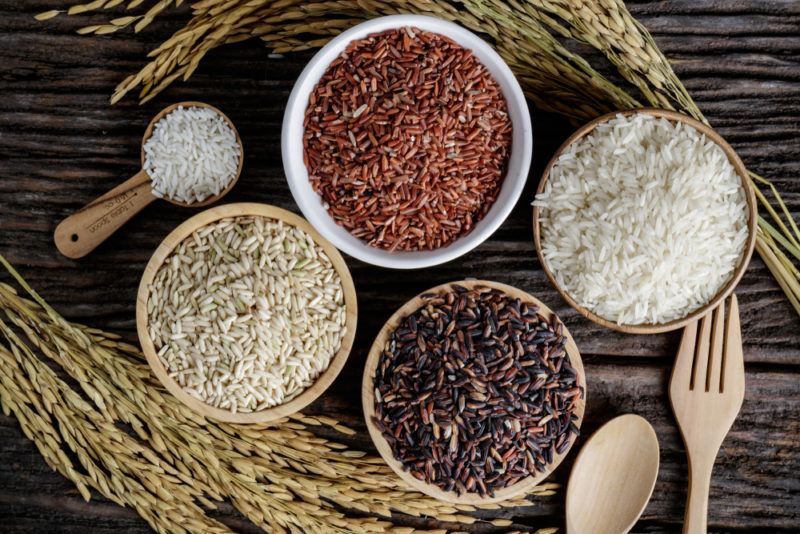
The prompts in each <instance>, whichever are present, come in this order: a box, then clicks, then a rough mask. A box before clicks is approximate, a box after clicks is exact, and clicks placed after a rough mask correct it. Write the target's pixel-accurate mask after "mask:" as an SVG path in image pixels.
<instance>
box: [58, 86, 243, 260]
mask: <svg viewBox="0 0 800 534" xmlns="http://www.w3.org/2000/svg"><path fill="white" fill-rule="evenodd" d="M178 106H183V107H185V108H189V107H202V108H208V109H211V110H213V111H215V112H216V113H219V115H220V116H221V117H222V118H223V119H224V120H225V122H227V123H228V126H230V127H231V129H232V130H233V133H234V135H236V142H237V143H238V144H239V165H238V167H237V168H236V176H234V177H233V180H231V183H229V184H228V186H227V187H226V188H225V189H223V190H222V191H220V192H219V194H217V195H212V196H210V197H208V198H206V199H205V200H203V201H202V202H192V203H185V202H179V201H177V200H171V199H168V198H165V199H164V200H166V201H167V202H170V203H171V204H175V205H176V206H184V207H191V208H200V207H203V206H207V205H209V204H212V203H214V202H216V201H217V200H219V199H220V198H222V197H224V196H225V195H226V194H227V193H228V192H229V191H230V190H231V189H232V188H233V186H234V185H235V184H236V182H237V181H238V180H239V175H240V174H241V173H242V162H243V161H244V149H243V148H242V140H241V138H240V137H239V132H237V131H236V127H235V126H234V125H233V122H231V120H230V119H229V118H228V117H227V116H226V115H225V114H224V113H222V112H221V111H220V110H218V109H217V108H215V107H214V106H211V105H209V104H205V103H203V102H178V103H177V104H172V105H171V106H168V107H166V108H164V109H163V110H161V112H160V113H159V114H158V115H156V116H155V117H153V120H151V121H150V124H149V125H148V126H147V129H146V130H145V131H144V136H143V137H142V169H141V170H140V171H139V172H137V173H136V174H134V175H133V177H131V178H130V179H128V180H127V181H126V182H124V183H122V184H120V185H118V186H117V187H115V188H114V189H112V190H111V191H109V192H108V193H106V194H105V195H103V196H101V197H100V198H98V199H97V200H95V201H94V202H92V203H90V204H88V205H87V206H84V207H83V208H81V209H80V210H79V211H77V212H76V213H74V214H72V215H70V216H69V217H67V218H66V219H64V220H63V221H61V223H60V224H59V225H58V226H57V227H56V231H55V236H54V237H55V241H56V247H57V248H58V250H59V251H60V252H61V253H62V254H63V255H64V256H67V257H69V258H82V257H83V256H86V255H87V254H88V253H90V252H91V251H93V250H94V249H95V248H97V246H98V245H99V244H100V243H102V242H103V241H105V240H106V239H107V238H108V236H110V235H111V234H113V233H114V232H116V231H117V230H118V229H119V228H120V227H121V226H122V225H123V224H125V223H126V222H128V220H129V219H130V218H131V217H133V216H134V215H136V214H137V213H139V212H140V211H142V209H144V208H145V206H147V205H148V204H150V203H151V202H153V201H154V200H156V199H158V198H159V197H157V196H155V195H154V194H153V189H152V187H151V183H150V176H149V175H148V174H147V171H145V170H144V144H145V143H146V142H147V140H148V139H149V138H150V136H151V135H152V133H153V128H154V127H155V125H156V123H157V122H158V121H159V120H161V118H162V117H164V116H165V115H167V114H168V113H170V112H171V111H173V110H174V109H176V108H177V107H178Z"/></svg>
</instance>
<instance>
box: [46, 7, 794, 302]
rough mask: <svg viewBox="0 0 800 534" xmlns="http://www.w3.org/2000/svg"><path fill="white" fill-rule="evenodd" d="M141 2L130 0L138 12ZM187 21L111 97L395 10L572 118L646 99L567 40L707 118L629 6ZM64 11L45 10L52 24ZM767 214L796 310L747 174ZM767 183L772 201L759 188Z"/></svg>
mask: <svg viewBox="0 0 800 534" xmlns="http://www.w3.org/2000/svg"><path fill="white" fill-rule="evenodd" d="M144 1H145V0H132V1H129V2H127V4H126V9H128V10H129V9H133V8H135V7H137V6H138V5H139V4H142V3H143V2H144ZM122 3H123V0H95V1H94V2H90V3H89V4H82V5H75V6H72V7H70V8H68V9H67V10H66V13H67V14H77V13H84V12H87V11H91V10H98V9H110V8H112V7H114V6H117V5H119V4H122ZM173 4H174V5H175V6H178V5H180V4H181V0H174V1H173V0H151V1H150V2H148V7H147V11H146V12H145V13H144V14H143V15H136V16H131V15H129V16H126V17H122V18H116V19H112V20H111V21H110V22H109V23H108V24H102V25H94V26H88V27H84V28H81V29H80V30H78V32H79V33H112V32H115V31H117V30H119V29H122V28H124V27H127V26H129V25H131V24H134V23H135V31H137V32H138V31H140V30H141V29H143V28H144V27H145V26H147V24H149V23H150V22H151V21H152V20H153V18H154V17H155V16H156V15H158V14H159V13H161V12H162V11H163V10H165V9H167V8H168V7H170V6H172V5H173ZM191 9H192V18H191V20H190V21H189V22H188V23H187V24H186V26H185V27H183V28H181V29H180V30H178V31H177V32H176V33H175V34H174V35H173V36H172V37H170V38H169V39H167V40H166V41H165V42H164V43H162V44H161V46H159V47H158V48H156V49H155V50H153V51H152V52H150V54H149V57H150V58H151V61H150V62H149V63H148V64H147V65H145V66H144V67H143V68H142V70H140V71H139V72H138V73H136V74H133V75H131V76H129V77H128V78H126V79H125V80H123V81H122V83H120V84H119V86H117V88H116V90H115V91H114V94H113V96H112V98H111V102H112V103H114V102H117V101H119V100H120V99H121V98H122V97H124V96H125V95H126V94H128V93H129V92H130V91H132V90H134V89H136V88H139V98H140V100H141V101H142V102H146V101H147V100H149V99H151V98H153V97H154V96H155V95H157V94H158V93H159V92H161V91H163V90H164V89H165V88H166V87H168V86H169V85H170V84H171V83H172V82H174V81H175V80H177V79H178V78H182V79H183V80H187V79H188V78H189V77H190V76H191V75H192V73H193V72H194V71H195V69H196V68H197V66H198V65H199V63H200V61H201V60H202V58H203V57H204V56H205V54H206V53H207V52H208V51H210V50H211V49H213V48H215V47H217V46H220V45H224V44H228V43H235V42H239V41H242V40H245V39H249V38H252V37H257V38H260V39H261V40H263V41H264V43H265V44H266V46H267V47H268V48H269V49H271V50H272V51H273V52H275V53H285V52H292V51H299V50H306V49H309V48H314V47H318V46H322V45H323V44H325V43H326V42H327V41H328V39H330V38H331V37H332V36H334V35H337V34H339V33H341V32H342V31H344V30H345V29H347V28H349V27H351V26H352V25H354V24H356V23H358V22H361V21H362V20H364V19H368V18H373V17H377V16H381V15H391V14H396V13H419V14H426V15H432V16H437V17H440V18H443V19H447V20H452V21H455V22H458V23H459V24H462V25H463V26H465V27H467V28H469V29H471V30H473V31H475V32H478V33H481V34H483V35H485V36H486V37H488V38H489V39H490V40H491V41H493V43H494V45H495V47H496V48H497V51H498V52H499V53H500V55H501V56H502V57H503V59H505V61H506V62H507V63H508V64H509V66H510V67H511V68H512V70H513V71H514V72H515V74H516V75H517V77H518V79H519V81H520V83H521V84H522V86H523V89H524V90H525V93H526V95H527V96H528V97H529V98H530V99H531V100H532V101H533V102H534V103H535V104H536V105H537V107H539V108H541V109H544V110H547V111H554V112H556V113H560V114H562V115H565V116H567V117H569V118H570V119H571V120H573V121H574V122H576V123H581V122H586V121H588V120H590V119H592V118H594V117H596V116H598V115H600V114H603V113H606V112H609V111H612V110H618V109H628V108H632V107H637V106H641V105H642V102H640V100H638V99H637V98H635V97H634V96H631V95H630V94H629V92H626V91H625V90H623V89H622V88H620V87H618V86H616V85H615V84H614V83H612V82H611V81H609V80H608V79H607V78H606V77H605V76H603V75H602V74H600V73H599V72H598V71H596V70H595V69H594V68H592V66H591V65H590V64H589V62H588V61H587V60H585V59H584V58H583V57H581V56H580V55H578V54H576V53H573V52H570V51H569V50H568V49H567V48H566V47H565V46H564V45H563V44H562V40H564V39H574V40H576V41H578V42H580V43H584V44H588V45H590V46H592V47H594V48H596V49H597V50H599V51H600V52H602V53H603V54H604V55H605V56H606V57H607V58H608V60H609V61H610V62H611V63H612V64H613V65H614V66H615V67H616V68H617V70H618V71H619V73H620V75H622V76H623V77H624V78H625V79H626V80H627V81H628V82H630V83H631V84H632V85H633V86H634V87H635V88H636V90H637V91H638V93H639V94H641V96H642V97H643V99H644V100H643V102H645V103H647V104H649V105H652V106H656V107H662V108H667V109H676V110H678V111H682V112H684V113H687V114H689V115H691V116H693V117H695V118H696V119H698V120H701V121H704V122H707V121H706V119H705V117H704V116H703V114H702V112H701V111H700V109H699V108H698V107H697V105H696V104H695V102H694V101H693V100H692V98H691V96H690V95H689V94H688V92H687V91H686V88H685V87H684V86H683V84H682V83H681V81H680V80H679V79H678V77H677V76H676V74H675V72H674V71H673V70H672V66H671V65H670V64H669V61H668V60H667V58H666V57H665V56H664V54H663V53H662V52H661V51H660V50H659V48H658V46H657V45H656V43H655V41H654V40H653V38H652V36H651V35H650V34H649V33H648V31H647V30H646V29H645V28H644V26H642V25H641V24H640V23H639V22H637V21H636V19H634V18H633V16H632V15H631V14H630V12H629V11H628V10H627V8H626V7H625V3H624V1H623V0H527V1H526V0H408V1H402V0H321V1H318V2H311V3H309V2H305V1H304V0H201V1H199V2H197V3H195V4H193V5H192V7H191ZM61 13H62V11H59V10H53V11H48V12H45V13H42V14H40V15H38V18H39V19H40V20H45V19H48V18H52V17H54V16H57V15H59V14H61ZM750 176H751V178H752V181H753V185H754V186H755V188H756V190H757V191H758V192H757V196H758V199H759V201H760V203H761V205H762V208H763V211H766V214H767V215H768V217H767V216H760V217H759V221H758V223H759V233H758V236H757V242H758V245H757V250H758V252H759V254H760V255H761V258H762V259H763V260H764V262H765V263H766V265H767V267H768V268H769V269H770V271H771V272H772V274H773V275H774V276H775V278H776V279H777V281H778V283H779V284H780V286H781V288H782V289H783V291H784V292H785V293H786V296H787V298H788V299H789V302H790V303H791V304H792V306H793V307H794V309H795V311H796V312H797V313H798V314H800V274H799V273H800V271H798V268H797V264H796V263H795V261H794V260H792V257H794V259H795V260H800V230H798V227H797V224H796V223H795V221H794V219H793V217H792V214H791V213H790V212H789V210H788V209H787V208H786V205H785V204H784V202H783V199H782V198H781V196H780V194H779V193H778V191H777V190H776V189H775V187H774V186H773V185H772V184H771V183H770V182H768V181H767V180H765V179H764V178H762V177H761V176H758V175H757V174H755V173H752V172H751V173H750ZM760 186H762V187H764V186H765V187H767V188H769V191H770V193H771V195H772V197H773V200H772V201H770V200H769V199H768V198H767V196H766V195H765V194H764V193H763V192H762V191H761V190H759V187H760Z"/></svg>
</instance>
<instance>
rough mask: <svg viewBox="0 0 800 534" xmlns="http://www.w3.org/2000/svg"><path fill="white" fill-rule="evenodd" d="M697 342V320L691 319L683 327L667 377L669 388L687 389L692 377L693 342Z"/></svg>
mask: <svg viewBox="0 0 800 534" xmlns="http://www.w3.org/2000/svg"><path fill="white" fill-rule="evenodd" d="M696 342H697V321H692V322H691V323H689V324H687V325H686V328H684V329H683V337H681V345H680V348H678V355H677V356H676V357H675V365H674V366H673V367H672V376H671V377H670V379H669V386H670V390H688V389H689V383H690V382H691V378H692V362H693V361H694V344H695V343H696Z"/></svg>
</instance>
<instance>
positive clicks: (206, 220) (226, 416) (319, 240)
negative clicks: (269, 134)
mask: <svg viewBox="0 0 800 534" xmlns="http://www.w3.org/2000/svg"><path fill="white" fill-rule="evenodd" d="M239 216H261V217H266V218H270V219H275V220H280V221H283V222H284V223H287V224H290V225H292V226H295V227H297V228H300V229H301V230H303V231H305V232H307V233H308V234H310V235H311V237H312V238H313V239H314V242H315V243H316V244H317V245H319V246H320V247H321V248H322V249H323V250H324V251H325V253H326V254H328V257H329V258H330V259H331V263H332V264H333V266H334V269H336V272H337V273H338V274H339V277H340V278H341V281H342V288H343V295H344V301H345V306H346V312H345V325H346V327H347V332H346V333H345V336H344V338H342V346H341V347H340V348H339V351H338V352H337V353H336V354H335V355H334V356H333V357H332V358H331V361H330V363H329V364H328V368H327V369H325V371H323V372H322V374H320V375H319V376H318V377H317V379H316V380H315V381H314V382H313V383H312V384H311V385H310V386H308V387H307V388H306V389H304V390H303V391H302V392H301V393H300V394H299V395H297V396H296V397H294V398H293V399H291V400H289V401H288V402H286V403H283V404H278V405H277V406H273V407H270V408H265V409H263V410H259V411H257V412H237V413H232V412H231V411H229V410H223V409H221V408H216V407H214V406H211V405H209V404H206V403H205V402H203V401H201V400H199V399H197V398H195V397H193V396H191V395H190V394H189V393H187V392H186V391H184V389H183V388H182V387H181V386H180V385H179V384H178V383H177V382H176V381H175V380H173V379H172V378H171V377H170V376H169V374H168V373H167V370H166V368H165V367H164V364H163V363H162V362H161V359H160V358H159V357H158V355H157V353H156V350H155V346H154V345H153V341H152V340H151V339H150V334H149V332H148V316H147V300H148V296H149V291H148V286H149V285H150V283H151V282H152V281H153V279H154V278H155V275H156V273H157V272H158V270H159V269H160V267H161V266H162V265H163V263H164V261H165V259H166V258H167V257H168V256H169V254H170V253H172V251H173V250H174V249H175V247H177V246H178V244H180V243H181V242H182V241H183V240H184V239H186V238H187V237H189V235H191V234H192V233H193V232H194V231H195V230H197V229H198V228H201V227H203V226H206V225H208V224H211V223H214V222H216V221H218V220H220V219H224V218H226V217H239ZM357 320H358V302H357V299H356V291H355V286H354V284H353V278H352V276H351V275H350V270H349V269H348V268H347V264H346V263H345V262H344V259H343V258H342V255H341V254H339V251H338V250H336V248H335V247H334V246H333V245H331V244H330V243H329V242H328V241H326V240H325V239H324V238H323V237H322V236H321V235H319V233H318V232H317V231H316V230H314V228H313V227H312V226H311V225H310V224H308V222H307V221H306V220H305V219H303V218H302V217H300V216H298V215H295V214H294V213H292V212H290V211H287V210H284V209H282V208H279V207H277V206H271V205H269V204H260V203H256V202H239V203H233V204H223V205H219V206H216V207H213V208H210V209H207V210H205V211H202V212H200V213H198V214H197V215H195V216H193V217H191V218H189V219H187V220H186V221H185V222H183V223H182V224H181V225H180V226H178V227H177V228H175V229H174V230H173V231H172V232H170V233H169V235H167V237H165V238H164V240H163V241H162V242H161V244H160V245H159V246H158V248H157V249H156V250H155V252H154V253H153V255H152V256H151V257H150V261H148V263H147V266H146V267H145V269H144V273H142V278H141V281H140V282H139V289H138V292H137V295H136V331H137V333H138V336H139V343H140V344H141V346H142V352H144V355H145V357H146V358H147V362H148V364H149V365H150V369H152V371H153V374H155V375H156V378H158V380H159V381H160V382H161V383H162V384H163V385H164V387H165V388H166V389H167V391H169V392H170V393H172V394H173V395H174V396H175V397H177V398H178V400H179V401H181V402H182V403H183V404H185V405H186V406H187V407H189V408H190V409H191V410H193V411H194V412H196V413H198V414H200V415H202V416H205V417H210V418H212V419H215V420H217V421H224V422H228V423H266V422H269V421H274V420H276V419H280V418H281V417H285V416H287V415H291V414H293V413H296V412H298V411H300V410H302V409H303V408H305V407H306V406H307V405H309V404H310V403H312V402H313V401H314V400H316V399H317V398H318V397H319V396H320V395H322V393H323V392H325V390H326V389H328V387H329V386H330V385H331V384H332V383H333V381H334V380H335V379H336V377H337V376H338V375H339V373H340V372H341V370H342V368H343V367H344V364H345V362H346V361H347V358H348V356H349V355H350V352H351V349H352V347H353V340H354V339H355V334H356V326H357Z"/></svg>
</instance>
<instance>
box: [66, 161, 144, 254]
mask: <svg viewBox="0 0 800 534" xmlns="http://www.w3.org/2000/svg"><path fill="white" fill-rule="evenodd" d="M156 198H157V197H156V196H154V195H153V192H152V187H151V184H150V176H148V174H147V172H145V170H144V169H142V170H140V171H139V172H137V173H136V174H135V175H133V177H131V178H130V179H129V180H127V181H126V182H124V183H122V184H120V185H118V186H117V187H115V188H114V189H112V190H111V191H109V192H108V193H106V194H105V195H103V196H101V197H100V198H98V199H97V200H95V201H94V202H92V203H91V204H89V205H87V206H85V207H83V208H81V210H80V211H77V212H76V213H74V214H72V215H70V216H69V217H67V218H66V219H64V220H63V221H61V223H60V224H59V225H58V226H57V227H56V231H55V236H54V237H55V241H56V247H57V248H58V250H59V251H60V252H61V253H62V254H63V255H64V256H67V257H68V258H82V257H83V256H86V255H87V254H88V253H90V252H91V251H93V250H94V249H95V248H97V246H98V245H99V244H100V243H102V242H103V241H105V240H106V238H108V236H110V235H111V234H113V233H114V232H116V231H117V229H119V227H120V226H122V225H123V224H125V223H126V222H128V219H130V218H131V217H133V216H134V215H136V214H137V213H139V212H140V211H141V210H142V209H144V207H145V206H147V205H148V204H150V203H151V202H153V201H154V200H155V199H156Z"/></svg>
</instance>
